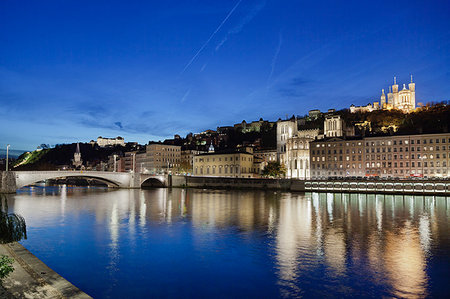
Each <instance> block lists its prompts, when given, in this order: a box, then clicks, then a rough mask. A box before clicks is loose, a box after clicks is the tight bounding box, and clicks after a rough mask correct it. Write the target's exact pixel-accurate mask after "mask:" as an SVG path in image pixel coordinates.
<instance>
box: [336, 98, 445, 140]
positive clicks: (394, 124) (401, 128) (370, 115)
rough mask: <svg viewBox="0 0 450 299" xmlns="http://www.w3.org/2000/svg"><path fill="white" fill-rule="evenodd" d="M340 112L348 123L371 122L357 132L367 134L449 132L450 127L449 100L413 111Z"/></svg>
mask: <svg viewBox="0 0 450 299" xmlns="http://www.w3.org/2000/svg"><path fill="white" fill-rule="evenodd" d="M338 113H339V114H341V115H342V116H343V118H344V120H345V121H346V123H347V124H348V125H354V124H356V123H362V122H365V121H367V122H370V129H369V128H365V129H360V131H359V132H358V131H357V132H356V133H357V134H358V133H359V134H360V135H365V136H371V135H386V134H395V135H409V134H411V135H413V134H433V133H447V132H449V129H450V106H449V105H448V103H447V102H441V103H430V104H427V105H426V106H424V107H420V108H417V109H416V111H414V112H411V113H403V112H402V111H400V110H396V109H392V110H375V111H372V112H357V113H351V112H350V110H348V109H345V110H341V111H338Z"/></svg>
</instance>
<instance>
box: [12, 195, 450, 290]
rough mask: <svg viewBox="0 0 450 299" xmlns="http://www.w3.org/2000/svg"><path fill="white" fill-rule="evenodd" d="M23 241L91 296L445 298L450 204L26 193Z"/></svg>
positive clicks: (18, 207)
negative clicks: (25, 223)
mask: <svg viewBox="0 0 450 299" xmlns="http://www.w3.org/2000/svg"><path fill="white" fill-rule="evenodd" d="M8 203H9V209H10V210H11V211H14V212H16V213H19V214H21V215H22V216H24V217H25V219H26V222H27V225H28V240H25V241H23V242H21V243H22V244H23V245H24V246H25V247H27V248H28V249H29V250H30V251H31V252H32V253H33V254H35V255H36V256H37V257H38V258H40V259H41V260H42V261H43V262H45V263H46V264H47V265H48V266H50V267H51V268H52V269H54V270H55V271H56V272H58V273H59V274H61V275H62V276H63V277H65V278H66V279H68V280H69V281H71V282H72V283H73V284H75V285H76V286H77V287H79V288H81V289H82V290H83V291H85V292H86V293H88V294H89V295H91V296H93V297H95V298H125V297H127V298H130V297H178V298H186V297H191V298H192V297H196V298H199V297H203V298H204V297H209V298H215V297H223V298H230V297H257V298H261V297H264V298H267V297H299V296H302V297H323V296H327V297H350V296H364V297H380V296H388V297H392V296H394V297H425V296H427V297H447V298H448V297H449V295H450V286H449V283H450V198H448V197H447V198H445V197H432V196H429V197H421V196H389V195H363V194H352V195H348V194H331V193H329V194H326V193H321V194H318V193H306V194H302V193H289V192H264V191H227V190H195V189H188V190H185V189H153V190H116V191H107V190H106V189H101V188H69V187H65V186H59V187H45V188H43V187H29V188H24V189H22V190H20V191H19V192H18V193H17V194H15V195H11V196H9V197H8Z"/></svg>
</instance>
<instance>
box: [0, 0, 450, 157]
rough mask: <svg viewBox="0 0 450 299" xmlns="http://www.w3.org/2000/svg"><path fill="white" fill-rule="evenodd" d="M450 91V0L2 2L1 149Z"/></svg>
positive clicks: (163, 133) (193, 128)
mask: <svg viewBox="0 0 450 299" xmlns="http://www.w3.org/2000/svg"><path fill="white" fill-rule="evenodd" d="M411 73H412V74H413V75H414V80H415V82H416V89H417V98H418V101H422V102H428V101H441V100H449V95H450V84H449V83H450V2H449V1H372V2H365V1H281V0H266V1H258V0H241V1H239V0H233V1H231V0H230V1H130V0H128V1H111V0H108V1H79V0H77V1H60V0H57V1H46V0H44V1H16V0H4V1H1V2H0V128H1V129H0V148H3V147H5V145H6V143H10V144H11V147H12V148H15V149H34V148H35V147H36V146H37V145H39V144H40V143H49V144H55V143H69V142H75V141H86V142H87V141H89V140H91V139H95V138H96V137H97V136H100V135H101V136H105V137H115V136H118V135H120V136H123V137H124V138H125V140H126V141H138V142H140V143H146V142H148V141H149V140H159V139H164V138H167V137H171V136H173V134H180V135H182V136H183V135H185V134H187V133H189V132H200V131H203V130H205V129H208V128H211V129H215V127H216V126H218V125H232V124H234V123H237V122H241V121H242V120H243V119H245V120H247V121H251V120H256V119H259V118H260V117H263V118H264V119H269V120H276V119H278V118H279V117H285V116H286V115H287V114H288V115H292V114H299V115H302V114H305V113H307V112H308V110H310V109H315V108H318V109H321V110H326V109H328V108H338V109H339V108H344V107H348V106H349V105H350V104H352V103H354V104H356V105H361V104H366V103H367V102H369V101H371V100H374V99H375V98H379V95H380V92H381V88H385V89H387V88H388V86H389V84H392V78H393V76H394V75H396V76H397V78H398V81H399V82H400V83H401V84H402V83H408V82H409V76H410V74H411Z"/></svg>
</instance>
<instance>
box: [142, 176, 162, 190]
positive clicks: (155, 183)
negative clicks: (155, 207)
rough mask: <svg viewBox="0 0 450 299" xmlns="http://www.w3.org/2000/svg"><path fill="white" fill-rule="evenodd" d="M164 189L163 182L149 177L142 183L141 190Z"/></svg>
mask: <svg viewBox="0 0 450 299" xmlns="http://www.w3.org/2000/svg"><path fill="white" fill-rule="evenodd" d="M161 187H165V184H164V182H163V181H161V180H160V179H158V178H155V177H149V178H146V179H144V180H143V181H142V183H141V188H144V189H145V188H161Z"/></svg>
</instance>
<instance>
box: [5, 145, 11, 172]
mask: <svg viewBox="0 0 450 299" xmlns="http://www.w3.org/2000/svg"><path fill="white" fill-rule="evenodd" d="M9 147H10V145H9V144H8V145H7V146H6V171H8V154H9Z"/></svg>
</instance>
